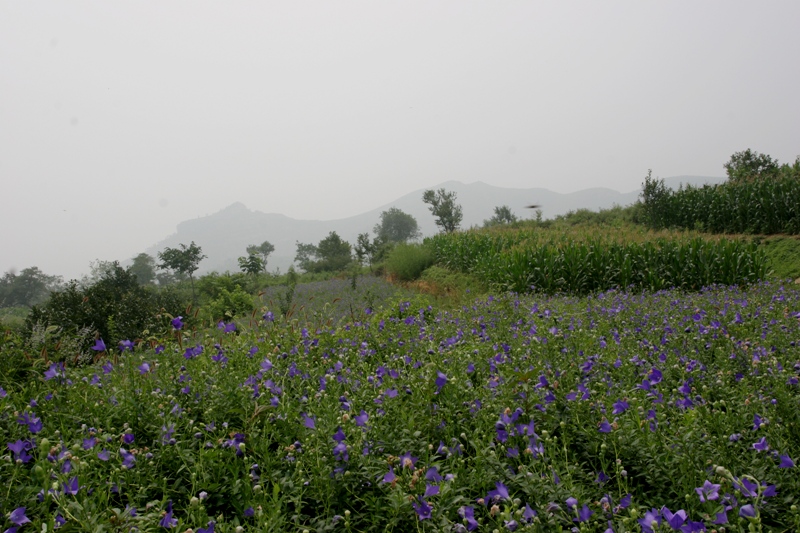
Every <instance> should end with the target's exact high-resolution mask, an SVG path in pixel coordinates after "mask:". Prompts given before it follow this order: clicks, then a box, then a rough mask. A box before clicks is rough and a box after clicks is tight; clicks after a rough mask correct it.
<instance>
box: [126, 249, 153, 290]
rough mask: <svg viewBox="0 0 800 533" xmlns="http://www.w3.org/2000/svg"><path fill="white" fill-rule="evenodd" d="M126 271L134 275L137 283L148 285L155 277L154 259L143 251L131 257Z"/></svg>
mask: <svg viewBox="0 0 800 533" xmlns="http://www.w3.org/2000/svg"><path fill="white" fill-rule="evenodd" d="M128 272H130V273H131V274H133V275H134V276H136V280H137V281H138V282H139V285H150V284H151V283H153V281H154V280H155V279H156V260H155V259H153V256H151V255H148V254H146V253H144V252H142V253H140V254H139V255H137V256H136V257H134V258H133V264H132V265H131V266H129V267H128Z"/></svg>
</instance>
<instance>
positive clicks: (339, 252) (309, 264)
mask: <svg viewBox="0 0 800 533" xmlns="http://www.w3.org/2000/svg"><path fill="white" fill-rule="evenodd" d="M294 260H295V261H296V262H297V263H298V265H299V266H300V268H302V269H303V270H305V271H306V272H340V271H342V270H345V269H347V267H348V266H349V265H350V263H351V262H352V260H353V258H352V255H351V248H350V243H348V242H347V241H345V240H343V239H342V238H341V237H339V235H338V234H337V233H336V232H335V231H332V232H330V233H329V234H328V236H327V237H325V238H324V239H322V240H321V241H319V243H318V244H317V245H313V244H304V243H300V242H298V243H297V255H295V258H294Z"/></svg>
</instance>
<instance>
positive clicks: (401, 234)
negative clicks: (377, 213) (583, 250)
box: [372, 207, 422, 242]
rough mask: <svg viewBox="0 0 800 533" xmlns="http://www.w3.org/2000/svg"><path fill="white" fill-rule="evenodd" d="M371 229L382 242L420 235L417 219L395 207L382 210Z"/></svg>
mask: <svg viewBox="0 0 800 533" xmlns="http://www.w3.org/2000/svg"><path fill="white" fill-rule="evenodd" d="M372 231H373V232H374V233H375V235H376V236H377V237H378V238H379V239H380V240H381V241H384V242H406V241H408V240H412V239H416V238H419V236H420V235H422V233H421V232H420V231H419V226H418V224H417V219H415V218H414V217H413V216H411V215H409V214H408V213H405V212H403V211H402V210H400V209H398V208H396V207H392V208H390V209H388V210H387V211H383V212H382V213H381V221H380V222H379V223H378V224H375V228H374V229H373V230H372Z"/></svg>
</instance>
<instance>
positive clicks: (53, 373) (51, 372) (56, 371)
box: [44, 363, 64, 381]
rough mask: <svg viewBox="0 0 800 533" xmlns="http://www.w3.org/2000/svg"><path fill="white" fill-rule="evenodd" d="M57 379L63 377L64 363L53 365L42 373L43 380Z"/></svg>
mask: <svg viewBox="0 0 800 533" xmlns="http://www.w3.org/2000/svg"><path fill="white" fill-rule="evenodd" d="M57 377H64V363H53V364H52V365H50V368H48V369H47V370H45V372H44V380H45V381H50V380H51V379H54V378H57Z"/></svg>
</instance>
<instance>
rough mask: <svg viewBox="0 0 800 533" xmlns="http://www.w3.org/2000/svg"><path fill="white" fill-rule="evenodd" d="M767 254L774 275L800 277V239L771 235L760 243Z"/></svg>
mask: <svg viewBox="0 0 800 533" xmlns="http://www.w3.org/2000/svg"><path fill="white" fill-rule="evenodd" d="M759 246H760V247H761V248H762V249H763V250H764V253H765V254H766V256H767V263H768V264H769V269H770V271H771V273H772V277H773V278H776V279H779V280H785V279H792V280H796V279H800V239H798V238H797V237H771V238H768V239H765V240H763V241H761V242H760V245H759Z"/></svg>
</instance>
